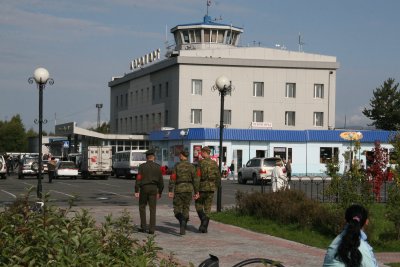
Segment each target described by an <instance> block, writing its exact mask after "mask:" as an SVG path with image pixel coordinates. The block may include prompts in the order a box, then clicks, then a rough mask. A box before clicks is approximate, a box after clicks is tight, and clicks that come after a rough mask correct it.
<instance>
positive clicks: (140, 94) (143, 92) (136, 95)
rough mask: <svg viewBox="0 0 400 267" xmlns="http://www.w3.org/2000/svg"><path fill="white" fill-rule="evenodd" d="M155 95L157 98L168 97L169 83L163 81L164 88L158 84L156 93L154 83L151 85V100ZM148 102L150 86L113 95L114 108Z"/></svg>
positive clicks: (154, 98)
mask: <svg viewBox="0 0 400 267" xmlns="http://www.w3.org/2000/svg"><path fill="white" fill-rule="evenodd" d="M156 97H158V99H162V98H164V97H165V98H167V97H169V84H168V82H166V83H165V86H164V90H163V86H162V84H161V83H160V84H159V85H158V95H157V88H156V86H155V85H153V87H152V93H151V100H156ZM146 101H147V102H149V101H150V87H147V88H146V89H144V88H142V89H140V90H139V89H137V90H135V91H134V92H133V91H132V92H130V93H129V94H128V93H126V94H125V95H124V94H121V95H119V96H118V95H117V96H115V107H116V108H119V107H121V108H123V107H125V108H127V107H128V105H133V104H139V103H145V102H146Z"/></svg>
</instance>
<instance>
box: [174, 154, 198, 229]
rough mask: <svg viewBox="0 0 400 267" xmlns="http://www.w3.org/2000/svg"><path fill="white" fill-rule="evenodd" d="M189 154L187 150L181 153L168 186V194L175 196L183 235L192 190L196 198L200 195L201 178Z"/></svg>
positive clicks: (177, 215)
mask: <svg viewBox="0 0 400 267" xmlns="http://www.w3.org/2000/svg"><path fill="white" fill-rule="evenodd" d="M188 156H189V153H188V152H186V151H182V152H181V153H180V154H179V159H180V160H181V161H180V162H179V163H177V164H176V165H175V167H174V169H173V170H172V174H171V176H170V180H169V187H168V189H169V193H168V196H169V197H170V198H173V202H172V203H173V206H174V214H175V217H176V219H178V221H179V227H180V234H181V235H184V234H185V233H186V224H187V221H188V220H189V206H190V202H191V201H192V192H194V196H193V198H194V199H197V198H198V197H199V182H200V179H199V178H198V177H197V175H196V169H195V167H194V166H193V165H192V164H190V163H189V162H188Z"/></svg>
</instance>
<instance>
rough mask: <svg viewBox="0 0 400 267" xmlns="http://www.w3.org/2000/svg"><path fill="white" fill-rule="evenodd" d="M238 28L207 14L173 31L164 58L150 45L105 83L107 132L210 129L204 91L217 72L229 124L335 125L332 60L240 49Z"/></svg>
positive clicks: (211, 111)
mask: <svg viewBox="0 0 400 267" xmlns="http://www.w3.org/2000/svg"><path fill="white" fill-rule="evenodd" d="M242 32H243V29H241V28H238V27H234V26H231V25H226V24H220V23H216V22H214V21H212V20H211V18H210V17H208V16H205V17H204V20H203V21H202V22H200V23H192V24H184V25H178V26H176V27H174V28H172V29H171V33H172V34H173V35H174V38H175V46H174V47H172V48H171V49H170V50H169V51H167V55H166V58H165V59H162V60H158V58H159V53H160V50H157V53H150V54H148V55H145V56H144V57H140V58H138V59H136V60H133V61H132V63H131V67H132V71H131V72H129V73H127V74H125V75H123V76H122V77H118V78H116V77H114V78H113V79H112V81H110V82H109V87H110V92H111V94H110V96H111V99H110V101H111V102H110V125H111V132H112V133H118V134H137V133H150V132H151V131H155V130H160V129H162V128H164V127H170V128H175V129H178V128H215V127H216V126H217V125H218V124H219V108H220V97H219V94H218V91H212V90H211V88H212V86H213V85H214V84H215V81H216V79H217V78H218V77H219V76H222V75H223V76H226V77H228V78H229V79H230V80H231V82H232V85H233V87H234V90H233V91H232V92H231V94H230V95H228V96H226V97H225V108H224V124H225V125H226V126H227V127H229V128H238V129H249V128H250V129H251V128H264V129H274V130H306V129H318V130H321V129H333V128H335V97H336V70H337V69H338V68H339V63H338V62H337V60H336V57H334V56H325V55H318V54H310V53H304V52H296V51H288V50H282V49H275V48H265V47H240V46H239V45H238V44H239V40H240V35H241V33H242Z"/></svg>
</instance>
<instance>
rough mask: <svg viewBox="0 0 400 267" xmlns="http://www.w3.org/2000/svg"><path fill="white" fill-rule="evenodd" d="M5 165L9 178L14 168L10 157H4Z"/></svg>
mask: <svg viewBox="0 0 400 267" xmlns="http://www.w3.org/2000/svg"><path fill="white" fill-rule="evenodd" d="M5 164H6V169H7V176H10V175H11V172H13V171H14V168H13V160H12V158H11V155H6V162H5Z"/></svg>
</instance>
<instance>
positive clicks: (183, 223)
mask: <svg viewBox="0 0 400 267" xmlns="http://www.w3.org/2000/svg"><path fill="white" fill-rule="evenodd" d="M187 221H188V220H187V219H186V218H185V217H184V216H183V215H182V221H181V224H180V232H179V233H180V234H181V235H185V234H186V225H187Z"/></svg>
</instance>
